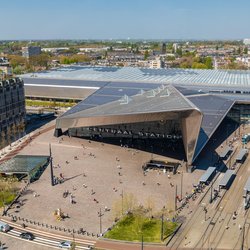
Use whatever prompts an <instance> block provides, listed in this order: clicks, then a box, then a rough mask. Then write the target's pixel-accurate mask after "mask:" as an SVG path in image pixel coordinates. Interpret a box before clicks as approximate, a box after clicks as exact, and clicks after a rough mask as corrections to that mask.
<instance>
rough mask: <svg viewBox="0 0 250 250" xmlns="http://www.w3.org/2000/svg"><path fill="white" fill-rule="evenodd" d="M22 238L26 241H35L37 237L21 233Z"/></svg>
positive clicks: (28, 233)
mask: <svg viewBox="0 0 250 250" xmlns="http://www.w3.org/2000/svg"><path fill="white" fill-rule="evenodd" d="M20 237H21V238H22V239H26V240H34V239H35V236H34V235H33V234H32V233H30V232H23V233H20Z"/></svg>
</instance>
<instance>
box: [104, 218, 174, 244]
mask: <svg viewBox="0 0 250 250" xmlns="http://www.w3.org/2000/svg"><path fill="white" fill-rule="evenodd" d="M176 227H177V223H173V222H169V221H168V222H166V221H164V224H163V229H164V230H163V232H164V234H163V235H164V237H163V238H164V239H165V238H166V237H168V236H169V235H171V234H172V233H173V232H174V230H175V229H176ZM141 232H143V240H144V241H145V242H158V243H160V242H161V220H160V219H149V218H145V217H142V216H135V215H127V216H126V217H124V218H123V219H122V220H121V221H119V222H118V223H117V224H116V225H115V226H114V227H113V228H112V230H111V231H109V232H108V233H106V234H105V236H104V237H105V238H109V239H115V240H126V241H141V237H142V233H141Z"/></svg>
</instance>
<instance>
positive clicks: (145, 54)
mask: <svg viewBox="0 0 250 250" xmlns="http://www.w3.org/2000/svg"><path fill="white" fill-rule="evenodd" d="M148 57H149V52H148V50H145V52H144V60H147V59H148Z"/></svg>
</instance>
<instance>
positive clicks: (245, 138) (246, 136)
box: [241, 134, 250, 144]
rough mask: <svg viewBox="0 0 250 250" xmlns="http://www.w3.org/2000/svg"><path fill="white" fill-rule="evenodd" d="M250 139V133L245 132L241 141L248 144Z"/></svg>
mask: <svg viewBox="0 0 250 250" xmlns="http://www.w3.org/2000/svg"><path fill="white" fill-rule="evenodd" d="M249 141H250V134H245V135H243V136H242V138H241V142H242V143H243V144H247V143H248V142H249Z"/></svg>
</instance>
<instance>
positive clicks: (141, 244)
mask: <svg viewBox="0 0 250 250" xmlns="http://www.w3.org/2000/svg"><path fill="white" fill-rule="evenodd" d="M143 243H144V242H143V232H142V233H141V250H143Z"/></svg>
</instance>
